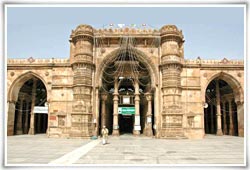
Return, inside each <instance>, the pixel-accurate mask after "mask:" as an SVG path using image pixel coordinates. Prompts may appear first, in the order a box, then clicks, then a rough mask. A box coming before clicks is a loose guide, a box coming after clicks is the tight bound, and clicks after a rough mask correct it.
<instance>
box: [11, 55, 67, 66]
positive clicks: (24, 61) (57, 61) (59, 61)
mask: <svg viewBox="0 0 250 170" xmlns="http://www.w3.org/2000/svg"><path fill="white" fill-rule="evenodd" d="M67 63H69V59H55V58H51V59H34V58H32V57H30V58H27V59H8V60H7V64H21V65H23V64H25V65H29V64H31V65H33V64H34V65H41V64H67Z"/></svg>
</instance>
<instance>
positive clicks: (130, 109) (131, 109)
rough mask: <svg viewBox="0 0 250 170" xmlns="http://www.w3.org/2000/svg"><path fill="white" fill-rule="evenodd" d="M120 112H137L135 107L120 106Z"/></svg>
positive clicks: (132, 113) (130, 113)
mask: <svg viewBox="0 0 250 170" xmlns="http://www.w3.org/2000/svg"><path fill="white" fill-rule="evenodd" d="M118 114H122V115H134V114H135V107H118Z"/></svg>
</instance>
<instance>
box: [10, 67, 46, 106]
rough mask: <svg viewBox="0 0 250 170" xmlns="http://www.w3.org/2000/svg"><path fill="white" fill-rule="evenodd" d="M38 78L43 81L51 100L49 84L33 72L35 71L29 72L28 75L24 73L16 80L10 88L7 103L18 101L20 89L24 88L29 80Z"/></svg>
mask: <svg viewBox="0 0 250 170" xmlns="http://www.w3.org/2000/svg"><path fill="white" fill-rule="evenodd" d="M33 77H35V78H37V79H39V80H41V81H42V82H43V84H44V86H45V88H46V91H47V98H49V95H48V94H49V93H48V91H49V89H48V83H47V82H46V81H45V79H44V78H43V77H42V76H41V75H39V74H37V73H35V72H33V71H28V72H26V73H23V74H22V75H20V76H19V77H18V78H16V79H15V80H14V81H13V82H12V84H11V85H10V88H9V91H8V94H7V101H16V100H17V97H18V92H19V91H20V88H21V87H22V85H23V84H24V83H25V82H26V81H28V80H29V79H31V78H33Z"/></svg>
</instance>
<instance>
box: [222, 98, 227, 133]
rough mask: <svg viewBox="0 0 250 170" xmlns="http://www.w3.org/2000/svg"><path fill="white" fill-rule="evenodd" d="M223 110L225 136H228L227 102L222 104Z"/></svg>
mask: <svg viewBox="0 0 250 170" xmlns="http://www.w3.org/2000/svg"><path fill="white" fill-rule="evenodd" d="M222 110H223V119H224V121H223V123H224V126H223V134H224V135H226V134H227V112H226V102H223V103H222Z"/></svg>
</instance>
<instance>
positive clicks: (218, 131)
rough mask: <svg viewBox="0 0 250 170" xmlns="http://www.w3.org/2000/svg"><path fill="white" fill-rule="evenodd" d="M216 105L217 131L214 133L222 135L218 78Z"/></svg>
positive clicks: (217, 83)
mask: <svg viewBox="0 0 250 170" xmlns="http://www.w3.org/2000/svg"><path fill="white" fill-rule="evenodd" d="M216 107H217V113H216V116H217V132H216V135H218V136H221V135H223V133H222V130H221V109H220V88H219V79H217V80H216Z"/></svg>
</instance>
